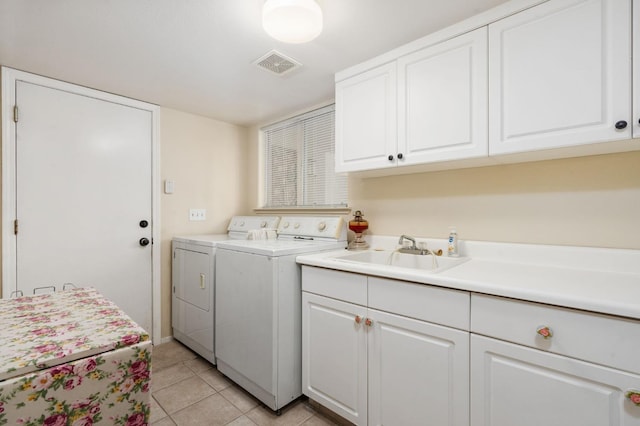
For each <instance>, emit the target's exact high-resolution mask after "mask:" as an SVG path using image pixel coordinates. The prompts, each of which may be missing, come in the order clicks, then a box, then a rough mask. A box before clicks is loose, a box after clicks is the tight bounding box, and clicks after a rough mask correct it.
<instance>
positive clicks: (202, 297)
mask: <svg viewBox="0 0 640 426" xmlns="http://www.w3.org/2000/svg"><path fill="white" fill-rule="evenodd" d="M173 246H174V250H173V268H172V269H173V271H172V275H173V308H172V326H173V329H174V334H177V336H178V340H181V341H183V340H186V341H183V343H185V344H187V346H190V347H192V344H194V343H195V345H196V347H192V349H194V350H196V351H197V352H198V353H200V354H201V355H203V356H205V355H204V354H202V353H201V351H200V350H199V349H203V350H204V351H206V356H205V357H206V358H207V359H208V360H209V361H211V362H214V361H212V358H213V351H214V346H213V341H214V329H213V327H214V324H213V319H214V311H213V308H214V306H213V304H214V301H213V299H214V288H213V286H214V259H213V258H214V250H215V249H214V248H212V247H199V246H196V245H192V244H185V243H178V242H175V241H174V243H173ZM176 332H177V333H176ZM198 346H200V347H201V348H200V347H198Z"/></svg>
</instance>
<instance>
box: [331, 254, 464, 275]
mask: <svg viewBox="0 0 640 426" xmlns="http://www.w3.org/2000/svg"><path fill="white" fill-rule="evenodd" d="M333 259H334V260H337V261H339V262H349V263H364V264H371V265H376V266H384V267H392V268H408V269H414V270H415V269H417V270H420V271H422V272H431V273H437V272H442V271H444V270H445V269H449V268H452V267H454V266H457V265H460V264H461V263H464V262H466V261H467V260H469V258H466V257H442V256H435V261H434V256H432V255H416V254H406V253H399V252H397V251H391V250H380V251H374V250H367V251H361V252H357V253H349V254H340V255H337V256H336V257H334V258H333Z"/></svg>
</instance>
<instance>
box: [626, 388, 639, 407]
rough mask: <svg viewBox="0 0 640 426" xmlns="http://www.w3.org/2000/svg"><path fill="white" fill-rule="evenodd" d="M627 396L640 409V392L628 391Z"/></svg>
mask: <svg viewBox="0 0 640 426" xmlns="http://www.w3.org/2000/svg"><path fill="white" fill-rule="evenodd" d="M626 396H627V398H629V401H631V402H633V403H634V404H636V405H637V406H638V407H640V391H639V390H635V389H632V390H629V391H627V394H626Z"/></svg>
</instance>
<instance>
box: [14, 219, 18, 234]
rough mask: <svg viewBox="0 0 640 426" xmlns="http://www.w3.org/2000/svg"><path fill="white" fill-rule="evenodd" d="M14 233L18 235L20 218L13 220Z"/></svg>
mask: <svg viewBox="0 0 640 426" xmlns="http://www.w3.org/2000/svg"><path fill="white" fill-rule="evenodd" d="M13 233H14V234H15V235H18V219H16V220H14V221H13Z"/></svg>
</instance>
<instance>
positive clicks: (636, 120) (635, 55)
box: [633, 4, 640, 138]
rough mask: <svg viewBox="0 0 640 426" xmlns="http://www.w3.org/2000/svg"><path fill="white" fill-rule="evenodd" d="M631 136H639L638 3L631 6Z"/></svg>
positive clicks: (639, 43)
mask: <svg viewBox="0 0 640 426" xmlns="http://www.w3.org/2000/svg"><path fill="white" fill-rule="evenodd" d="M633 70H634V72H633V137H634V138H640V4H636V5H635V6H634V7H633Z"/></svg>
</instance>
